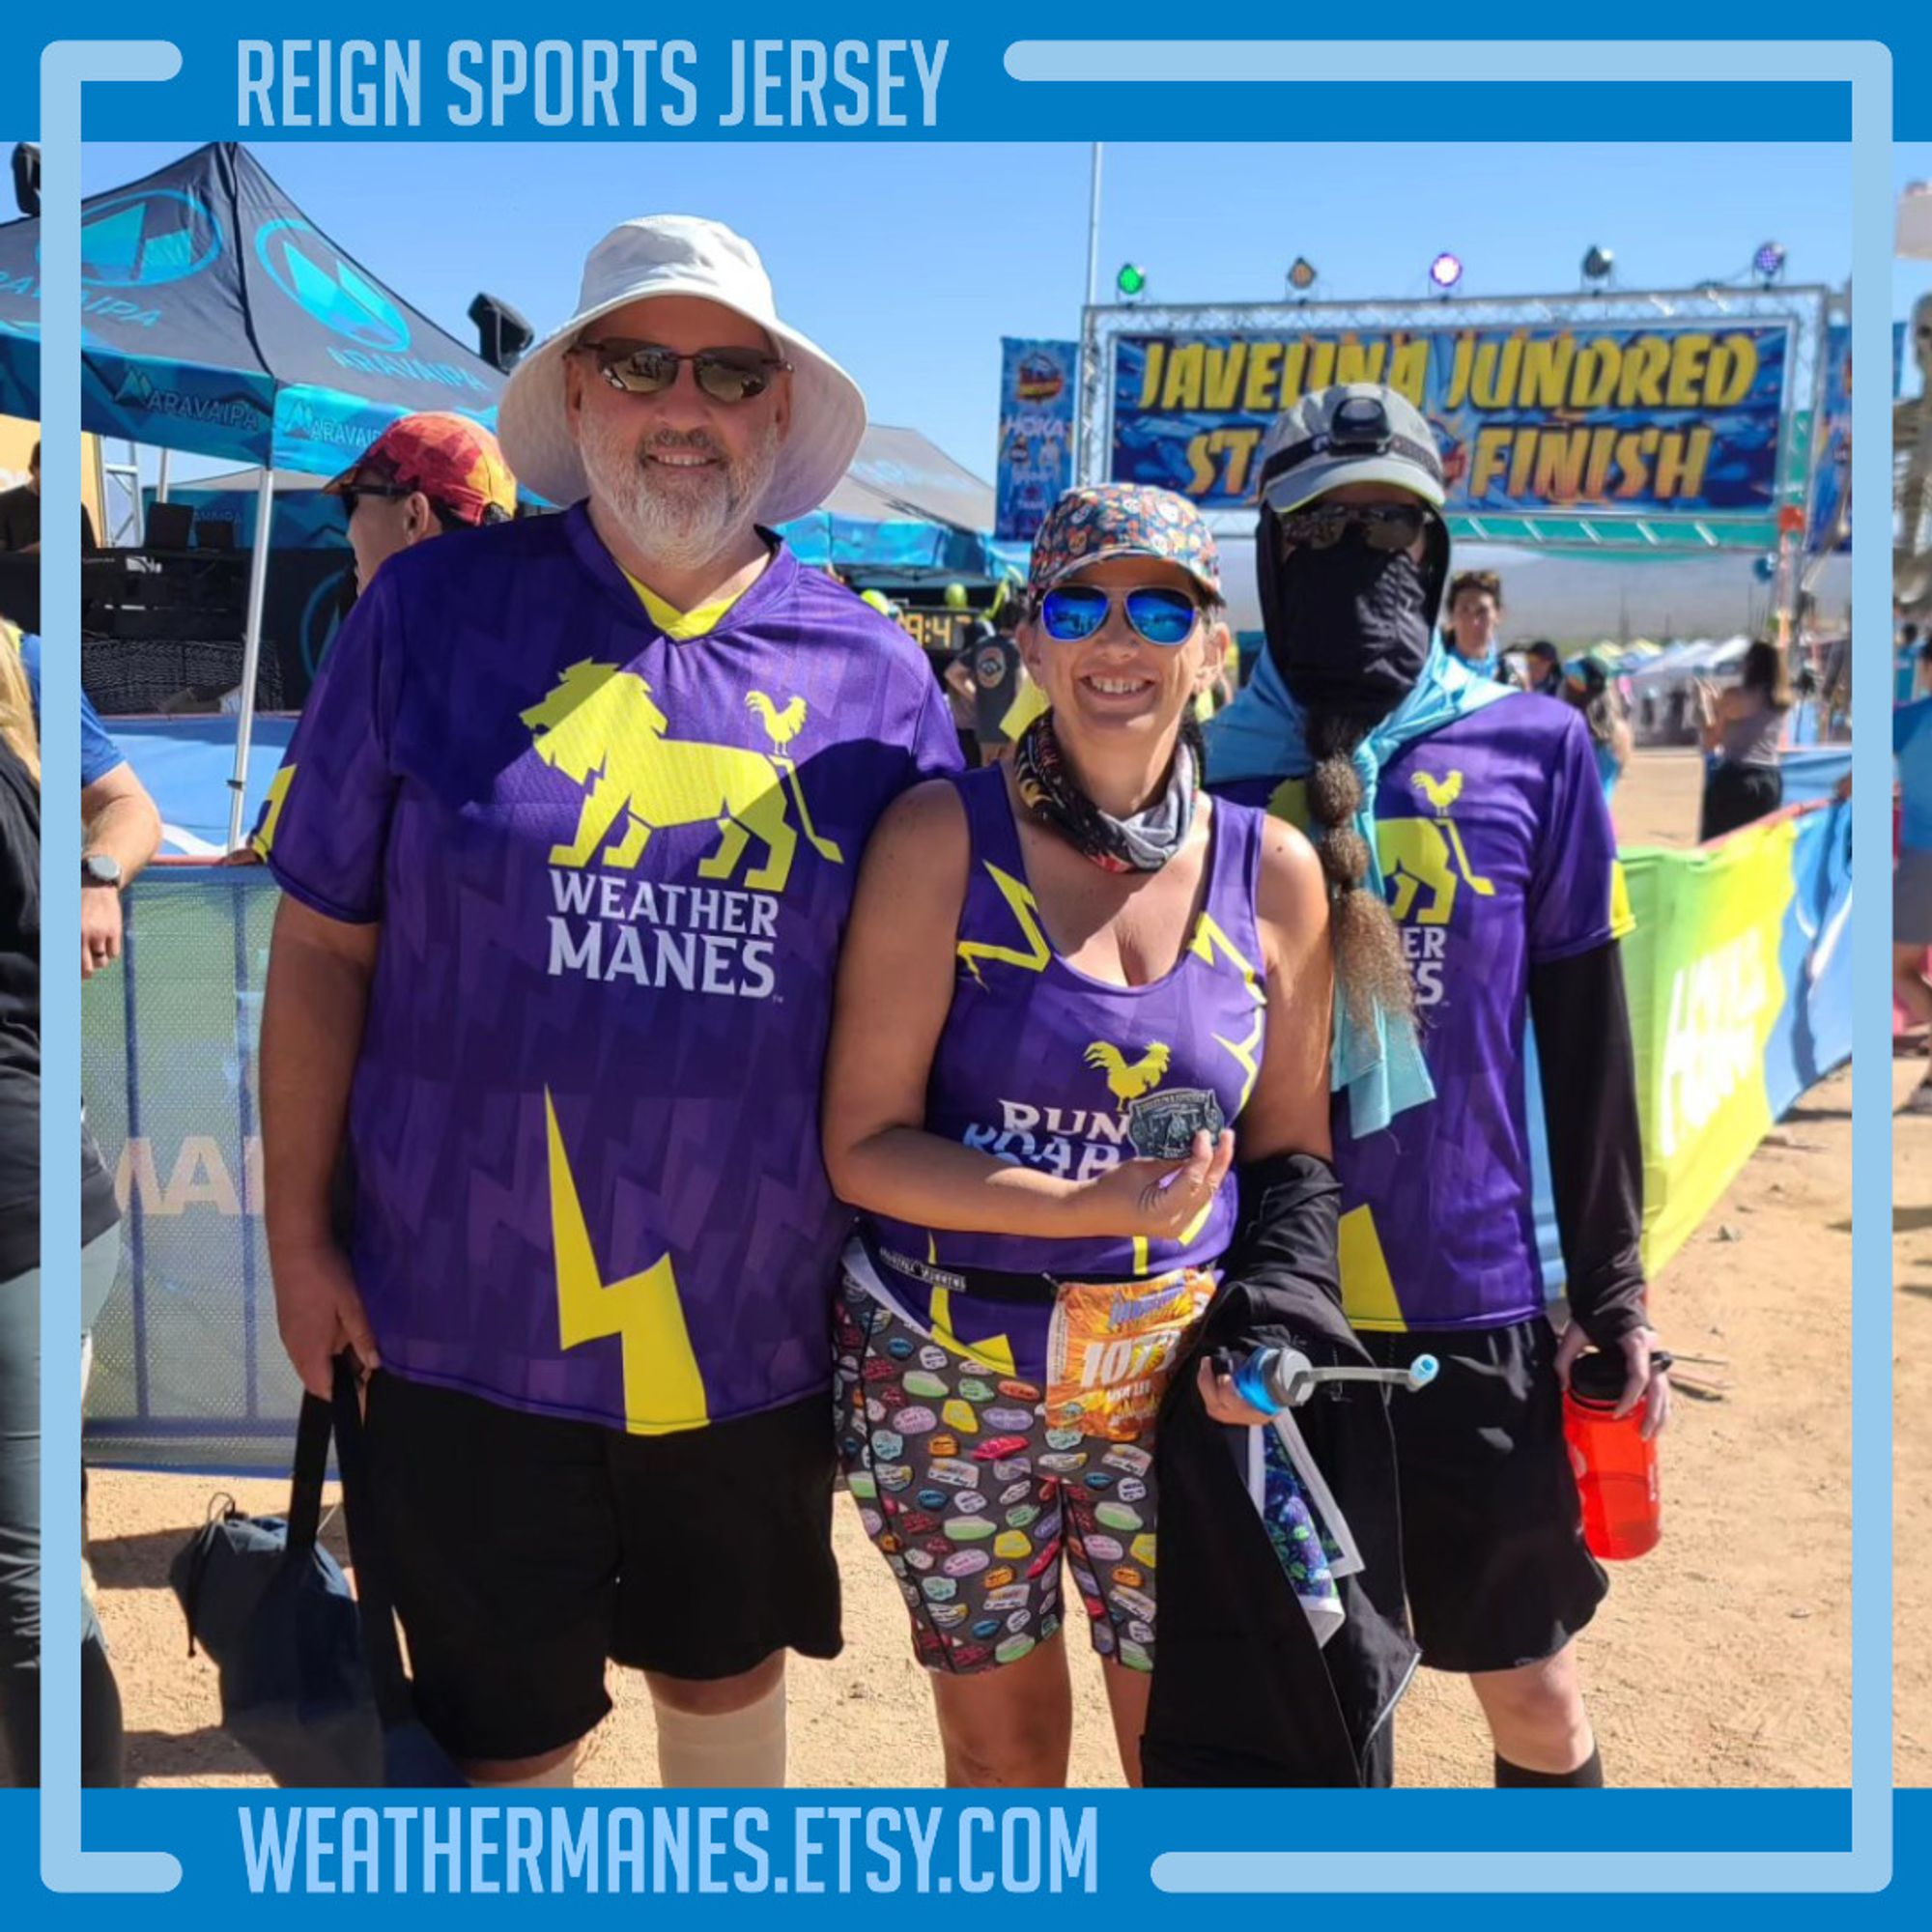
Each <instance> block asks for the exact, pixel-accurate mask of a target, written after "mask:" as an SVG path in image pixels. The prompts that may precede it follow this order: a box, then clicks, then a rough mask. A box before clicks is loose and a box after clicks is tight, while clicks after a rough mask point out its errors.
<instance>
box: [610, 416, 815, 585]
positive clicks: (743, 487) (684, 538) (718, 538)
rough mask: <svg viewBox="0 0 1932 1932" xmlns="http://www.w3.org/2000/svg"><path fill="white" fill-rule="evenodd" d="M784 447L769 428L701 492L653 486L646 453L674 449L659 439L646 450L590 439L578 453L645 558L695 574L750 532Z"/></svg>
mask: <svg viewBox="0 0 1932 1932" xmlns="http://www.w3.org/2000/svg"><path fill="white" fill-rule="evenodd" d="M779 442H780V437H779V432H778V428H777V425H776V424H773V425H770V426H769V427H768V429H767V431H766V434H765V436H764V437H763V439H762V440H760V441H759V442H758V443H757V444H756V445H754V446H753V448H752V449H751V450H750V451H748V452H747V454H746V456H745V458H744V459H743V461H742V462H739V463H733V462H731V461H729V460H728V459H727V460H726V462H725V465H724V467H723V468H722V469H714V470H709V471H707V472H705V484H704V487H703V488H702V489H701V490H697V489H687V488H685V487H683V486H681V485H680V486H674V487H673V488H672V489H669V490H664V489H659V488H656V487H655V486H654V484H653V480H652V477H651V474H650V472H649V470H648V469H647V468H646V465H645V462H644V450H645V449H647V448H653V447H662V448H675V447H677V446H678V445H677V444H674V443H669V442H664V441H662V440H660V441H658V442H654V443H650V444H646V445H643V446H642V447H639V445H638V444H636V443H629V444H624V443H619V442H617V441H615V440H611V441H605V440H599V439H598V438H596V437H586V438H584V439H583V440H582V442H581V443H580V444H579V454H580V456H581V457H582V462H583V473H584V475H585V476H586V477H587V478H588V479H589V482H590V493H591V495H592V496H593V497H595V498H596V499H597V502H598V503H599V505H600V506H601V507H602V508H603V509H604V510H605V512H606V513H607V514H608V515H609V516H610V517H611V521H612V522H613V523H614V524H615V525H616V526H617V527H618V529H619V530H621V531H622V532H623V534H624V535H625V536H626V537H628V538H629V539H630V541H631V542H632V544H634V545H635V546H636V548H637V550H638V552H639V554H640V555H641V556H643V557H645V558H648V559H649V560H651V561H652V562H656V563H661V564H663V565H664V566H665V567H666V568H667V569H669V570H674V571H689V570H696V569H700V568H701V567H702V566H703V565H705V564H707V563H709V562H710V561H711V559H712V558H713V557H715V556H718V555H720V554H723V553H724V552H725V550H727V549H728V548H730V546H731V544H732V542H733V541H734V540H735V539H736V538H738V537H740V536H742V535H743V534H744V533H745V532H746V531H747V530H749V529H750V528H751V526H752V523H753V516H754V514H755V511H756V506H757V503H758V500H759V498H760V497H763V495H764V494H765V491H766V488H767V487H768V486H769V484H770V482H771V480H772V471H773V470H774V469H776V468H777V466H778V453H779ZM685 446H687V447H707V448H708V447H715V445H710V444H704V443H694V444H688V445H685Z"/></svg>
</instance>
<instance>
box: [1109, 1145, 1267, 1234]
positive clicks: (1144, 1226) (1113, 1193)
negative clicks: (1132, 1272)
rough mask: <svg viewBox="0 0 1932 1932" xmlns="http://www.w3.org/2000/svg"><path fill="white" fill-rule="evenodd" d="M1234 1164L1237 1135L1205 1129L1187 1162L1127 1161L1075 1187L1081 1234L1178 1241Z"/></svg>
mask: <svg viewBox="0 0 1932 1932" xmlns="http://www.w3.org/2000/svg"><path fill="white" fill-rule="evenodd" d="M1234 1163H1235V1136H1234V1133H1233V1132H1232V1130H1230V1129H1228V1128H1223V1129H1222V1131H1221V1133H1220V1134H1219V1135H1218V1136H1214V1135H1210V1134H1208V1132H1207V1131H1206V1130H1205V1129H1204V1130H1202V1131H1201V1132H1198V1133H1197V1134H1196V1135H1195V1136H1194V1144H1193V1149H1192V1151H1190V1152H1189V1154H1188V1156H1187V1158H1186V1159H1185V1160H1183V1161H1172V1160H1123V1161H1122V1162H1121V1163H1120V1164H1119V1165H1118V1166H1115V1167H1110V1168H1109V1169H1108V1170H1107V1172H1106V1173H1105V1174H1103V1175H1101V1176H1100V1177H1099V1178H1098V1179H1095V1180H1090V1181H1087V1182H1085V1183H1083V1184H1082V1185H1081V1186H1079V1187H1078V1188H1076V1189H1075V1190H1074V1193H1073V1197H1072V1207H1073V1211H1074V1212H1075V1213H1076V1214H1077V1215H1078V1217H1079V1223H1080V1225H1079V1232H1080V1233H1081V1234H1083V1235H1113V1236H1122V1235H1140V1236H1145V1237H1146V1238H1147V1239H1149V1240H1155V1241H1177V1240H1179V1239H1180V1238H1181V1236H1182V1235H1183V1234H1184V1233H1185V1231H1186V1230H1187V1229H1189V1228H1191V1227H1192V1226H1193V1225H1194V1223H1195V1222H1196V1221H1198V1220H1199V1219H1200V1218H1201V1216H1202V1215H1203V1214H1204V1213H1205V1212H1206V1211H1207V1209H1208V1205H1209V1204H1210V1203H1211V1202H1212V1201H1213V1199H1214V1196H1215V1193H1216V1191H1217V1190H1218V1189H1219V1187H1220V1185H1221V1183H1222V1182H1223V1181H1224V1180H1225V1179H1227V1178H1228V1170H1229V1169H1230V1168H1231V1167H1232V1166H1233V1165H1234Z"/></svg>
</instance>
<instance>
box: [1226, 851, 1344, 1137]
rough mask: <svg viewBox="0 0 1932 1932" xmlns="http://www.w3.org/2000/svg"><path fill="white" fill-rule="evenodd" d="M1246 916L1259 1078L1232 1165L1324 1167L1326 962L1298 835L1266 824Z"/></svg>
mask: <svg viewBox="0 0 1932 1932" xmlns="http://www.w3.org/2000/svg"><path fill="white" fill-rule="evenodd" d="M1256 912H1257V915H1258V918H1259V922H1260V924H1261V930H1262V948H1263V952H1264V957H1265V960H1266V965H1267V995H1268V1012H1267V1039H1266V1044H1265V1045H1264V1047H1263V1049H1262V1068H1261V1075H1260V1077H1259V1078H1258V1079H1257V1080H1256V1082H1255V1091H1254V1093H1253V1094H1252V1095H1251V1096H1250V1097H1249V1100H1248V1104H1247V1106H1246V1108H1245V1109H1244V1110H1243V1112H1242V1114H1241V1124H1240V1128H1239V1132H1238V1135H1237V1139H1238V1143H1239V1149H1240V1156H1241V1161H1242V1164H1243V1165H1244V1166H1245V1165H1247V1164H1248V1163H1250V1162H1253V1161H1258V1160H1265V1159H1266V1158H1267V1157H1268V1156H1269V1155H1271V1154H1278V1153H1312V1154H1319V1155H1320V1156H1321V1158H1322V1159H1323V1160H1326V1159H1327V1158H1328V1157H1329V1155H1330V1153H1331V1151H1332V1142H1331V1141H1330V1138H1329V1131H1328V1055H1329V1046H1330V1040H1331V1037H1332V1033H1333V1028H1334V1001H1335V962H1334V954H1333V951H1332V949H1331V947H1330V944H1329V936H1328V888H1327V885H1326V883H1325V882H1324V880H1323V879H1322V876H1321V861H1320V860H1319V859H1318V858H1317V857H1316V856H1315V848H1314V846H1312V845H1311V844H1310V843H1309V842H1308V840H1307V839H1306V838H1303V837H1302V836H1301V834H1300V833H1299V832H1297V831H1295V829H1294V828H1293V826H1292V825H1287V824H1284V823H1283V822H1282V821H1281V820H1280V819H1278V818H1270V819H1269V820H1268V821H1267V825H1266V827H1265V829H1264V832H1263V834H1262V868H1261V887H1260V892H1259V895H1258V904H1257V907H1256Z"/></svg>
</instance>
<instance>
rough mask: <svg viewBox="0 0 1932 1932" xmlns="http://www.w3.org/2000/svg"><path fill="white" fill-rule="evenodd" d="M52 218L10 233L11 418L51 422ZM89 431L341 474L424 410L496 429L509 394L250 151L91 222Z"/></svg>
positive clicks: (197, 164) (5, 371) (84, 238)
mask: <svg viewBox="0 0 1932 1932" xmlns="http://www.w3.org/2000/svg"><path fill="white" fill-rule="evenodd" d="M40 247H41V224H40V222H39V220H38V219H32V220H25V221H13V222H9V223H7V224H5V225H4V226H0V413H5V414H8V415H17V416H26V417H30V418H33V419H35V420H38V419H39V416H40V413H41V385H40V367H39V364H40V308H41V284H40ZM81 277H82V280H83V282H84V284H85V289H84V293H83V297H82V336H81V340H82V361H83V366H84V373H83V377H82V382H83V388H82V398H81V423H82V426H83V427H84V428H86V429H90V430H94V431H97V432H98V433H99V434H100V435H102V436H107V437H128V438H132V439H133V440H135V441H136V442H146V443H152V444H154V445H155V446H156V447H157V448H161V449H179V450H187V451H192V452H194V453H195V454H197V455H202V456H214V457H225V458H229V459H232V460H234V461H236V462H240V463H246V464H249V465H251V466H258V467H264V468H270V469H272V468H274V467H276V466H280V467H282V468H284V469H312V470H320V471H322V472H324V473H326V474H329V475H332V474H334V472H335V471H337V470H338V469H342V468H344V466H345V465H347V464H348V463H349V462H350V461H352V460H353V459H354V458H355V456H356V455H357V454H359V453H360V451H362V450H363V449H365V448H367V447H368V445H369V444H370V443H371V442H372V441H373V440H375V438H376V437H377V436H378V435H380V434H381V432H382V430H383V428H384V425H385V424H387V423H389V422H390V421H392V420H393V419H394V418H395V417H397V416H399V415H403V414H406V413H408V412H412V411H415V410H461V411H463V412H466V413H468V414H470V415H474V416H476V417H478V418H479V419H481V420H483V421H486V422H487V421H491V420H492V419H493V418H494V416H495V413H496V407H497V395H498V392H499V391H500V390H501V388H502V384H503V379H502V377H501V376H500V375H498V374H497V371H496V370H495V369H493V368H492V367H491V366H490V365H489V364H488V363H487V362H484V361H483V360H481V359H480V358H479V357H478V356H477V355H475V354H474V353H473V352H472V351H471V350H469V349H466V348H465V347H464V346H463V345H462V344H461V343H460V342H458V341H456V340H455V338H454V337H452V336H449V335H446V334H444V333H443V331H442V330H441V329H440V328H439V327H437V326H436V324H435V323H433V322H431V321H430V320H429V319H428V317H427V316H424V315H420V314H418V313H417V312H416V310H414V309H412V307H410V305H409V304H408V303H407V302H406V301H404V300H403V299H402V298H401V297H400V296H398V295H396V294H395V293H394V292H393V291H392V290H390V289H387V288H385V287H384V285H383V284H382V283H381V282H380V281H378V280H377V279H376V277H375V276H374V275H372V274H370V273H369V271H368V270H366V269H364V268H363V267H362V266H361V265H360V264H359V263H357V262H356V261H355V260H354V259H353V258H352V257H351V256H349V255H348V254H346V253H345V252H344V251H343V250H342V249H341V248H340V247H339V246H337V244H336V243H335V242H334V241H331V240H330V239H329V238H328V237H327V235H325V234H323V233H322V232H321V230H319V229H318V228H317V227H316V226H315V225H314V223H312V222H311V221H310V220H309V219H308V218H307V217H306V216H305V215H304V214H303V213H302V212H301V210H300V209H299V208H298V207H297V206H296V204H295V203H294V202H293V201H291V200H290V199H289V197H288V196H287V195H286V194H284V193H283V192H282V190H281V189H280V188H279V187H277V186H276V185H275V183H274V182H273V180H271V179H270V175H269V173H268V171H267V170H266V169H265V168H264V167H263V166H262V164H261V163H260V162H259V161H258V160H257V159H256V158H255V156H253V155H252V154H250V153H249V152H248V150H247V149H246V148H243V147H241V146H239V145H238V144H236V143H234V142H219V143H216V144H213V145H212V146H210V147H206V148H199V149H197V150H196V151H195V152H194V153H193V154H191V155H189V156H185V158H184V159H182V160H179V161H176V162H174V163H172V164H171V165H170V166H168V167H165V168H162V169H160V170H159V171H158V172H157V173H156V174H152V175H149V176H148V177H147V178H146V179H145V180H144V181H138V182H135V183H133V184H132V185H129V186H127V187H122V188H115V189H113V190H111V191H110V192H108V193H106V194H98V195H95V196H93V197H92V198H91V199H90V200H89V201H87V202H85V203H84V204H83V205H82V209H81Z"/></svg>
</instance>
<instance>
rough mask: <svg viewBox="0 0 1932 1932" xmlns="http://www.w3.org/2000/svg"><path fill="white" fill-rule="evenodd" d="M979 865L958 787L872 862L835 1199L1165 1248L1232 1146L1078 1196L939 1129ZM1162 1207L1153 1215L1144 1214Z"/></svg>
mask: <svg viewBox="0 0 1932 1932" xmlns="http://www.w3.org/2000/svg"><path fill="white" fill-rule="evenodd" d="M970 862H971V842H970V840H969V838H968V836H967V830H966V815H965V810H964V809H963V807H962V806H961V804H960V802H959V794H958V792H957V790H956V789H955V788H954V787H953V786H952V784H951V783H950V782H948V781H944V780H937V781H930V782H928V783H925V784H920V785H915V786H913V788H912V789H911V790H910V791H907V792H905V793H903V794H902V795H901V796H900V797H899V798H898V799H896V800H895V802H894V803H893V805H892V806H891V807H890V808H888V810H887V811H886V813H885V815H884V816H883V817H882V818H881V819H880V820H879V824H878V827H877V829H876V830H875V831H874V832H873V834H872V838H871V842H870V844H869V845H867V848H866V856H865V860H864V862H863V864H862V865H861V867H860V870H859V886H858V893H857V895H856V897H855V899H854V901H853V907H852V919H851V923H850V924H849V925H848V926H847V927H846V931H845V943H844V949H843V951H842V952H841V953H840V955H839V961H838V1002H837V1005H836V1007H835V1009H834V1012H833V1021H832V1043H831V1048H830V1052H829V1054H828V1056H827V1061H826V1073H825V1099H824V1109H823V1119H824V1125H823V1132H824V1151H825V1168H826V1172H827V1174H828V1175H829V1176H830V1177H831V1179H832V1187H833V1191H834V1192H835V1193H836V1194H837V1195H838V1198H839V1199H840V1200H841V1201H845V1202H847V1203H849V1204H850V1205H851V1206H852V1207H854V1208H864V1209H866V1210H867V1211H868V1212H871V1213H875V1214H890V1215H892V1216H893V1217H894V1218H895V1219H897V1220H901V1221H910V1222H914V1223H916V1224H917V1225H919V1226H921V1227H926V1228H942V1229H952V1230H970V1231H975V1232H979V1233H983V1234H995V1235H1027V1236H1044V1237H1046V1238H1049V1239H1055V1238H1065V1237H1067V1236H1091V1235H1133V1234H1146V1235H1150V1236H1162V1235H1165V1234H1168V1233H1169V1232H1170V1231H1172V1230H1175V1229H1178V1228H1182V1227H1185V1226H1187V1225H1188V1223H1189V1222H1191V1221H1192V1220H1193V1219H1194V1217H1195V1216H1196V1215H1197V1214H1198V1213H1199V1212H1200V1210H1201V1208H1203V1207H1204V1206H1205V1205H1206V1203H1207V1200H1208V1196H1209V1195H1210V1194H1211V1193H1212V1192H1213V1190H1214V1188H1215V1187H1216V1186H1218V1185H1219V1184H1220V1180H1221V1179H1222V1177H1223V1176H1224V1175H1225V1174H1226V1173H1227V1170H1228V1165H1229V1162H1230V1160H1231V1159H1232V1157H1233V1143H1232V1139H1231V1138H1230V1137H1227V1136H1224V1137H1223V1143H1224V1144H1223V1146H1222V1147H1220V1148H1219V1149H1206V1142H1207V1136H1206V1135H1203V1136H1201V1137H1200V1139H1199V1141H1198V1142H1197V1151H1196V1153H1195V1155H1194V1157H1193V1158H1192V1159H1190V1160H1189V1161H1187V1162H1185V1163H1183V1164H1181V1166H1179V1168H1175V1167H1173V1166H1172V1164H1170V1163H1166V1162H1155V1161H1130V1162H1122V1163H1121V1165H1120V1166H1119V1167H1117V1168H1116V1169H1115V1170H1114V1171H1113V1174H1112V1176H1110V1177H1103V1178H1102V1179H1100V1180H1098V1181H1087V1182H1075V1181H1069V1180H1064V1179H1061V1178H1060V1177H1059V1176H1058V1175H1053V1174H1043V1173H1040V1172H1039V1171H1038V1170H1037V1169H1034V1168H1029V1167H1020V1166H1016V1165H1014V1164H1012V1163H1011V1162H1009V1161H1003V1160H996V1159H995V1158H994V1157H993V1156H992V1155H991V1154H988V1153H981V1152H980V1151H978V1150H977V1149H973V1148H967V1147H961V1146H960V1145H958V1144H957V1143H956V1142H953V1141H949V1140H945V1139H943V1138H942V1137H941V1136H939V1135H937V1134H931V1133H927V1132H926V1131H925V1125H924V1122H925V1094H926V1087H927V1084H928V1082H929V1081H930V1079H931V1076H932V1059H933V1055H934V1053H935V1052H936V1051H937V1049H938V1045H939V1037H940V1034H941V1033H942V1031H943V1030H944V1028H945V1025H946V1016H947V1014H948V1012H949V1011H950V1010H951V1009H952V992H953V981H954V976H955V972H956V967H955V963H954V951H953V949H954V945H955V941H956V937H957V933H958V927H959V909H960V907H961V906H962V905H963V904H964V902H965V897H966V877H967V867H968V866H969V864H970ZM1204 1149H1205V1150H1206V1151H1203V1150H1204ZM1128 1170H1135V1171H1137V1172H1135V1173H1133V1174H1129V1173H1128V1172H1127V1171H1128ZM1171 1171H1172V1172H1176V1173H1178V1174H1179V1176H1180V1178H1179V1179H1176V1180H1175V1181H1173V1182H1172V1183H1171V1184H1170V1185H1169V1186H1168V1187H1166V1188H1165V1189H1164V1190H1157V1189H1156V1187H1155V1185H1154V1183H1157V1182H1158V1181H1159V1180H1160V1179H1162V1178H1163V1177H1164V1176H1166V1175H1167V1174H1168V1173H1169V1172H1171ZM1150 1194H1151V1195H1153V1196H1154V1198H1153V1199H1152V1200H1151V1201H1143V1200H1142V1197H1143V1196H1145V1195H1150Z"/></svg>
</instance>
